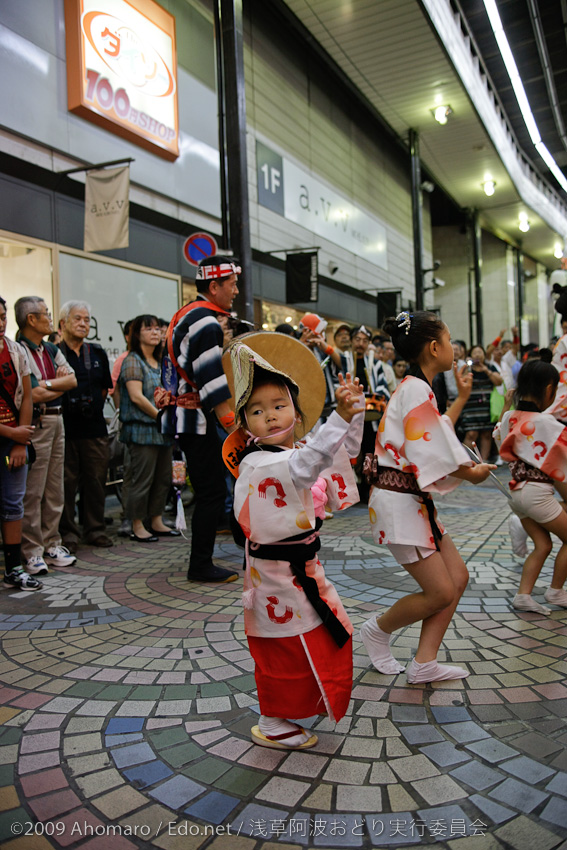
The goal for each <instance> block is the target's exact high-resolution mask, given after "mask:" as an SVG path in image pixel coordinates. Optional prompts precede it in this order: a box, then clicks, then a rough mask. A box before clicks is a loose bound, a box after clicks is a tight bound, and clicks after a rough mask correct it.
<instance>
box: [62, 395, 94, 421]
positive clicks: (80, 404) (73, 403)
mask: <svg viewBox="0 0 567 850" xmlns="http://www.w3.org/2000/svg"><path fill="white" fill-rule="evenodd" d="M67 406H68V407H67V409H68V411H69V414H70V415H71V416H81V417H82V418H83V419H92V417H93V415H94V409H93V399H92V396H90V395H81V396H79V397H78V398H69V399H68V400H67Z"/></svg>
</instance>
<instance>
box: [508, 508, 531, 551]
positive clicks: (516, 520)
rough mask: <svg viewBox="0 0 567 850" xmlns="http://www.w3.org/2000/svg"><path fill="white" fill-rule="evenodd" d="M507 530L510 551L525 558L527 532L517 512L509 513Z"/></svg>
mask: <svg viewBox="0 0 567 850" xmlns="http://www.w3.org/2000/svg"><path fill="white" fill-rule="evenodd" d="M508 530H509V532H510V540H511V541H512V552H513V553H514V555H517V556H518V558H525V557H526V556H527V554H528V545H527V544H528V534H527V531H526V530H525V528H524V526H523V525H522V522H521V520H520V517H519V516H518V515H517V514H511V515H510V519H509V520H508Z"/></svg>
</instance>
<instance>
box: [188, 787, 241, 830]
mask: <svg viewBox="0 0 567 850" xmlns="http://www.w3.org/2000/svg"><path fill="white" fill-rule="evenodd" d="M239 802H240V800H239V799H238V798H237V797H230V796H229V795H228V794H220V793H219V792H218V791H212V792H211V793H210V794H206V795H205V796H204V797H201V799H200V800H197V802H196V803H193V804H192V805H191V806H189V808H187V809H185V814H186V815H191V816H192V817H197V818H200V819H201V820H204V821H205V822H207V823H214V824H221V823H223V822H224V821H225V820H226V819H227V818H228V816H229V815H230V814H231V812H233V811H234V809H235V808H236V806H237V805H238V804H239Z"/></svg>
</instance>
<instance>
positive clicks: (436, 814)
mask: <svg viewBox="0 0 567 850" xmlns="http://www.w3.org/2000/svg"><path fill="white" fill-rule="evenodd" d="M417 814H418V815H419V817H420V818H421V820H422V821H423V822H424V823H425V826H426V829H427V832H428V833H429V834H430V835H431V837H433V838H436V839H437V840H442V839H444V838H448V837H450V836H451V832H452V830H455V828H459V829H460V828H461V824H462V825H463V829H464V831H465V834H466V835H470V834H471V828H470V827H471V821H470V819H469V818H468V817H467V815H466V814H465V812H464V811H463V810H462V809H461V807H460V806H435V807H433V808H428V809H419V810H418V812H417ZM414 817H415V814H414ZM457 825H458V827H457ZM454 834H455V832H454V831H453V835H454Z"/></svg>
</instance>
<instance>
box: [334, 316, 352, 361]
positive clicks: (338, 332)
mask: <svg viewBox="0 0 567 850" xmlns="http://www.w3.org/2000/svg"><path fill="white" fill-rule="evenodd" d="M333 340H334V342H335V348H336V349H337V350H338V351H339V352H340V353H341V354H342V353H344V352H345V351H348V350H349V348H350V325H347V324H345V323H344V322H343V323H342V324H340V325H339V326H338V327H337V328H335V333H334V334H333Z"/></svg>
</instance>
